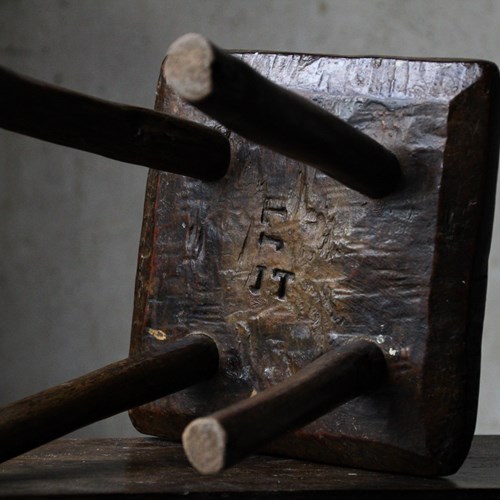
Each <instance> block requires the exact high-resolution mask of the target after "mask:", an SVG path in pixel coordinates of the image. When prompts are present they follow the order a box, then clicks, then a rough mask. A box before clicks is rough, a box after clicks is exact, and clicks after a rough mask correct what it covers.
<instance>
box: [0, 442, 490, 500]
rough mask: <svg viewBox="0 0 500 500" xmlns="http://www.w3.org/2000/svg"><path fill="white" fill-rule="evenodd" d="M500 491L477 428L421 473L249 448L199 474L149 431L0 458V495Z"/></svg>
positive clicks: (486, 494) (466, 494) (466, 495)
mask: <svg viewBox="0 0 500 500" xmlns="http://www.w3.org/2000/svg"><path fill="white" fill-rule="evenodd" d="M108 496H109V497H111V496H112V497H113V499H118V498H128V499H130V498H139V497H140V498H142V497H145V496H146V497H149V496H152V497H155V496H157V497H160V496H161V497H162V498H180V497H183V496H187V497H189V498H193V497H194V498H225V499H228V498H229V499H231V498H238V499H243V498H245V499H250V498H252V499H255V498H266V499H269V498H272V499H278V498H279V499H285V498H301V499H304V498H305V499H312V498H314V499H326V498H342V499H347V498H363V499H367V498H369V499H372V498H376V499H379V498H380V499H381V498H384V499H386V498H401V497H404V498H405V499H414V498H433V499H436V498H439V499H442V498H457V499H471V498H481V500H486V499H499V498H500V436H476V437H475V439H474V443H473V446H472V449H471V452H470V454H469V457H468V458H467V460H466V462H465V464H464V465H463V467H462V468H461V469H460V471H459V472H458V473H457V474H455V475H453V476H449V477H446V478H422V477H412V476H403V475H393V474H387V473H376V472H371V471H363V470H357V469H348V468H342V467H333V466H328V465H323V464H315V463H311V462H303V461H299V460H292V459H283V458H277V457H268V456H252V457H250V458H248V459H246V460H244V461H243V462H241V463H240V464H238V465H237V466H235V467H233V468H231V469H229V470H227V471H226V472H224V473H222V474H220V475H217V476H201V475H199V474H198V473H196V472H195V471H194V470H193V469H192V468H191V467H190V466H189V464H188V463H187V460H186V459H185V457H184V454H183V451H182V448H181V446H180V445H178V444H176V443H170V442H166V441H162V440H159V439H153V438H139V439H66V440H59V441H55V442H53V443H51V444H48V445H46V446H44V447H42V448H39V449H38V450H36V451H33V452H31V453H28V454H26V455H23V456H21V457H19V458H16V459H14V460H11V461H9V462H6V463H4V464H2V465H0V498H16V499H18V498H40V497H43V498H46V497H51V498H97V497H108Z"/></svg>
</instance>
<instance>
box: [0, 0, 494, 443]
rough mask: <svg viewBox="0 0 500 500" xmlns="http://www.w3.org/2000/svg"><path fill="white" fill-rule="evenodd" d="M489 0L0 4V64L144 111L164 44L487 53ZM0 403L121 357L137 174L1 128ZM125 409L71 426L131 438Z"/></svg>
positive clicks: (488, 409) (488, 331) (488, 428)
mask: <svg viewBox="0 0 500 500" xmlns="http://www.w3.org/2000/svg"><path fill="white" fill-rule="evenodd" d="M499 19H500V2H498V1H495V0H475V1H474V2H471V1H469V0H441V1H439V2H438V1H432V0H430V1H427V0H411V1H410V0H373V1H372V0H370V1H368V0H336V1H327V0H323V1H320V0H308V1H301V0H288V1H284V0H274V1H273V0H254V1H246V0H234V1H223V0H206V1H204V0H170V1H168V0H167V1H159V0H142V1H133V0H87V1H77V0H43V1H42V0H31V1H23V0H1V1H0V61H1V64H2V65H5V66H7V67H10V68H12V69H14V70H18V71H20V72H23V73H25V74H28V75H32V76H34V77H37V78H40V79H43V80H46V81H48V82H54V83H57V84H60V85H63V86H66V87H69V88H72V89H76V90H79V91H83V92H86V93H89V94H94V95H96V96H99V97H102V98H107V99H112V100H116V101H122V102H125V103H129V104H135V105H142V106H146V107H152V105H153V101H154V92H155V85H156V80H157V76H158V70H159V66H160V63H161V61H162V58H163V56H164V53H165V50H166V48H167V46H168V45H169V44H170V43H171V42H172V41H173V40H174V39H175V38H176V37H177V36H179V35H181V34H183V33H185V32H188V31H197V32H201V33H204V34H206V35H208V36H209V37H211V38H212V39H213V40H214V41H215V42H217V43H218V44H220V45H221V46H223V47H227V48H251V49H272V50H286V51H302V52H307V51H309V52H324V53H334V54H335V53H336V54H377V55H384V54H386V55H399V56H416V57H422V56H436V57H445V56H446V57H457V58H464V57H469V58H483V59H491V60H496V62H497V64H498V63H500V52H499V51H498V48H499V47H500V30H499V29H498V20H499ZM0 173H1V180H0V210H1V211H0V214H1V218H0V224H1V230H0V235H1V239H0V255H1V256H2V260H1V264H0V308H1V311H0V318H1V323H0V325H1V327H0V403H6V402H8V401H12V400H14V399H16V398H19V397H22V396H25V395H27V394H30V393H32V392H34V391H38V390H41V389H43V388H45V387H48V386H50V385H54V384H57V383H59V382H62V381H64V380H67V379H69V378H72V377H76V376H78V375H80V374H83V373H85V372H87V371H90V370H92V369H95V368H97V367H100V366H102V365H104V364H106V363H108V362H111V361H114V360H117V359H120V358H122V357H125V356H126V355H127V350H128V343H129V331H130V320H131V311H132V300H133V288H134V274H135V265H136V252H137V244H138V240H139V231H140V225H141V219H142V204H143V196H144V185H145V179H146V171H145V170H142V169H141V168H138V167H133V166H128V165H125V164H120V163H118V162H115V161H112V160H108V159H104V158H100V157H97V156H94V155H91V154H86V153H81V152H78V151H73V150H70V149H67V148H63V147H59V146H55V145H51V144H48V143H43V142H40V141H37V140H34V139H30V138H26V137H21V136H18V135H15V134H12V133H9V132H6V131H3V130H0ZM498 220H500V219H499V218H498V216H497V222H496V227H495V234H494V243H493V249H492V256H491V260H490V262H491V274H490V284H489V298H488V304H487V312H486V323H485V336H484V344H483V345H484V348H483V354H484V357H483V370H482V388H481V402H480V407H479V423H478V427H477V431H478V432H480V433H499V432H500V389H499V380H500V335H499V334H498V332H497V330H498V325H499V324H500V293H499V289H500V226H499V224H498ZM134 433H135V431H133V429H132V427H131V425H130V424H129V423H128V418H127V417H126V416H125V415H122V416H119V417H116V418H113V419H110V420H108V421H106V422H103V423H100V424H96V425H94V426H91V427H89V428H88V429H86V430H84V431H80V433H79V435H86V436H104V435H106V436H123V435H133V434H134Z"/></svg>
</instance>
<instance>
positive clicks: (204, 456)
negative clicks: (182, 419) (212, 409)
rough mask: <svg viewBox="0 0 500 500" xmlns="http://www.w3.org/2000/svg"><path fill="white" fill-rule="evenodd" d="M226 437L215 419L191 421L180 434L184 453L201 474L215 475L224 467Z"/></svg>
mask: <svg viewBox="0 0 500 500" xmlns="http://www.w3.org/2000/svg"><path fill="white" fill-rule="evenodd" d="M226 442H227V435H226V431H225V430H224V428H223V427H222V425H221V424H220V423H219V422H218V421H217V420H216V419H215V418H210V417H207V418H198V419H196V420H193V421H192V422H191V423H190V424H189V425H188V426H187V427H186V429H185V430H184V432H183V433H182V444H183V446H184V452H185V453H186V456H187V458H188V460H189V461H190V462H191V465H192V466H193V467H194V468H195V469H196V470H197V471H198V472H200V473H201V474H217V473H218V472H220V471H222V470H223V469H224V467H225V455H226Z"/></svg>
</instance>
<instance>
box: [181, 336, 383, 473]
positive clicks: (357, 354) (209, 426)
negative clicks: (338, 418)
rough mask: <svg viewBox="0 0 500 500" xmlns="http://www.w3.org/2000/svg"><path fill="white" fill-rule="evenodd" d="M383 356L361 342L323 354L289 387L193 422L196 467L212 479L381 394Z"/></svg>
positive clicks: (190, 447) (190, 440) (189, 436)
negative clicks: (358, 400) (339, 409)
mask: <svg viewBox="0 0 500 500" xmlns="http://www.w3.org/2000/svg"><path fill="white" fill-rule="evenodd" d="M385 379H386V366H385V360H384V355H383V353H382V351H381V350H380V348H379V347H377V346H376V345H375V344H374V343H372V342H368V341H363V340H358V341H353V342H349V343H347V344H345V345H344V346H342V347H340V348H339V349H336V350H332V351H330V352H327V353H326V354H323V355H322V356H320V357H319V358H318V359H316V360H315V361H313V362H312V363H310V364H309V365H308V366H306V367H305V368H303V369H302V370H300V371H298V372H297V373H296V374H295V375H293V376H292V377H290V378H289V379H288V380H286V381H285V382H282V383H281V384H278V385H276V386H274V387H271V388H269V389H266V390H265V391H263V392H261V393H260V394H258V395H256V396H254V397H251V398H249V399H246V400H244V401H240V402H238V403H235V404H233V405H231V406H229V407H227V408H225V409H223V410H220V411H218V412H216V413H214V414H212V415H210V416H208V417H205V418H199V419H196V420H194V421H193V422H191V423H190V424H189V425H188V426H187V427H186V429H185V431H184V433H183V436H182V441H183V445H184V450H185V452H186V455H187V457H188V459H189V461H190V462H191V463H192V465H193V466H194V467H195V468H196V469H197V470H198V471H199V472H201V473H202V474H213V473H217V472H220V471H221V470H222V469H224V468H226V467H228V466H230V465H232V464H234V463H235V462H236V461H237V460H239V459H241V458H243V457H244V456H246V455H248V454H250V453H252V452H254V451H257V450H258V449H259V448H261V447H262V446H263V445H265V444H266V443H268V442H269V441H271V440H273V439H275V438H277V437H279V436H280V435H281V434H283V433H285V432H288V431H291V430H293V429H297V428H300V427H302V426H304V425H306V424H307V423H309V422H311V421H313V420H315V419H316V418H318V417H320V416H321V415H323V414H324V413H326V412H327V411H330V410H331V409H333V408H334V407H336V406H340V405H341V404H343V403H345V402H347V401H349V400H350V399H353V398H355V397H356V396H359V395H360V394H363V393H366V392H369V391H372V390H374V389H376V388H378V387H379V386H380V385H381V384H382V383H383V382H384V381H385Z"/></svg>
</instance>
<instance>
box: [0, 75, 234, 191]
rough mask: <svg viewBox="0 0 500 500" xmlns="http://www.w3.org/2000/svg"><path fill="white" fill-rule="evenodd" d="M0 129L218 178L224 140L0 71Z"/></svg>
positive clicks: (223, 166) (223, 165)
mask: <svg viewBox="0 0 500 500" xmlns="http://www.w3.org/2000/svg"><path fill="white" fill-rule="evenodd" d="M0 88H1V92H0V127H3V128H5V129H8V130H11V131H13V132H18V133H21V134H25V135H29V136H32V137H36V138H38V139H42V140H45V141H49V142H53V143H56V144H61V145H63V146H70V147H73V148H77V149H81V150H84V151H89V152H91V153H96V154H99V155H102V156H106V157H108V158H113V159H115V160H120V161H123V162H126V163H135V164H138V165H144V166H147V167H151V168H155V169H158V170H164V171H168V172H173V173H176V174H182V175H188V176H190V177H195V178H198V179H203V180H207V181H209V180H216V179H219V178H220V177H222V176H223V175H224V174H225V172H226V170H227V167H228V164H229V155H230V152H229V144H228V141H227V139H226V138H225V137H224V136H223V135H221V134H220V133H218V132H216V131H215V130H212V129H209V128H207V127H202V126H201V125H198V124H195V123H189V122H187V121H185V120H180V119H178V118H175V117H173V116H168V115H166V114H164V113H157V112H154V111H150V110H147V109H143V108H138V107H132V106H125V105H122V104H116V103H112V102H108V101H104V100H101V99H95V98H92V97H88V96H85V95H83V94H79V93H76V92H72V91H70V90H66V89H62V88H60V87H56V86H53V85H48V84H46V83H43V82H39V81H37V80H34V79H31V78H26V77H24V76H20V75H18V74H16V73H14V72H12V71H9V70H7V69H5V68H1V67H0Z"/></svg>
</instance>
